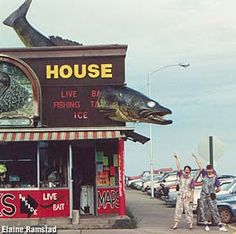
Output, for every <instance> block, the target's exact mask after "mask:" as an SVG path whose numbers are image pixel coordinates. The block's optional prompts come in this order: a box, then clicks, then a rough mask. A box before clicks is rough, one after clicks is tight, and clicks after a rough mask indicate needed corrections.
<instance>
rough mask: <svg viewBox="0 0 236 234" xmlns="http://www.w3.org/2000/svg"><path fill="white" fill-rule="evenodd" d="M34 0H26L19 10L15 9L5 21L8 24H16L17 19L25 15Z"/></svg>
mask: <svg viewBox="0 0 236 234" xmlns="http://www.w3.org/2000/svg"><path fill="white" fill-rule="evenodd" d="M31 2H32V0H26V1H25V2H24V3H23V4H22V5H21V6H20V7H19V8H18V9H17V10H15V11H14V12H13V13H12V14H11V15H9V16H8V17H7V18H6V19H5V20H4V21H3V23H4V24H5V25H7V26H11V27H13V26H14V23H15V21H16V20H17V19H19V18H22V17H25V16H26V14H27V12H28V9H29V7H30V4H31Z"/></svg>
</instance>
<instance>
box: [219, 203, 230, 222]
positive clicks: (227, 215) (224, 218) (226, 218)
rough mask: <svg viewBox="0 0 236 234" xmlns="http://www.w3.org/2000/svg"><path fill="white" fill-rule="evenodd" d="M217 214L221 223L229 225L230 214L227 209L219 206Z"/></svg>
mask: <svg viewBox="0 0 236 234" xmlns="http://www.w3.org/2000/svg"><path fill="white" fill-rule="evenodd" d="M219 213H220V217H221V221H222V222H223V223H230V221H231V219H232V213H231V211H230V209H229V208H227V207H224V206H221V207H219Z"/></svg>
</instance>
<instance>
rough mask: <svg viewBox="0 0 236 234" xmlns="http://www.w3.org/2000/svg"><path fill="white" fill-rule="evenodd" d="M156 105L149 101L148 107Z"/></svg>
mask: <svg viewBox="0 0 236 234" xmlns="http://www.w3.org/2000/svg"><path fill="white" fill-rule="evenodd" d="M155 105H156V103H155V102H153V101H149V102H148V103H147V106H148V107H154V106H155Z"/></svg>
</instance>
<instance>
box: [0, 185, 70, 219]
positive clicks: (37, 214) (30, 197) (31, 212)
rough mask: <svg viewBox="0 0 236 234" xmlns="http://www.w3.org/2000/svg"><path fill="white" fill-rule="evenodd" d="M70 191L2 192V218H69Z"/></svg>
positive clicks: (0, 213)
mask: <svg viewBox="0 0 236 234" xmlns="http://www.w3.org/2000/svg"><path fill="white" fill-rule="evenodd" d="M69 213H70V212H69V190H67V189H63V190H62V189H61V190H59V189H56V190H37V191H34V190H32V191H30V190H22V191H1V192H0V218H42V217H68V216H69Z"/></svg>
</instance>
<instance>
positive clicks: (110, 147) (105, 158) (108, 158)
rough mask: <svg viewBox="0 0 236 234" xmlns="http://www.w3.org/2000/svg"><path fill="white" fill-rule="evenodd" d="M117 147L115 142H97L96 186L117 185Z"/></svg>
mask: <svg viewBox="0 0 236 234" xmlns="http://www.w3.org/2000/svg"><path fill="white" fill-rule="evenodd" d="M118 166H119V165H118V148H117V143H116V142H110V141H107V142H104V143H103V144H97V148H96V183H97V186H98V187H114V186H118V174H119V171H118Z"/></svg>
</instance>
